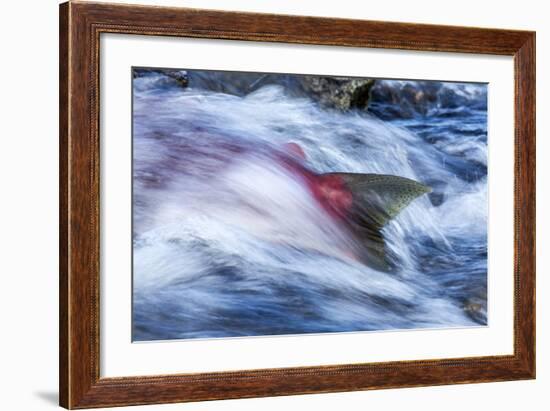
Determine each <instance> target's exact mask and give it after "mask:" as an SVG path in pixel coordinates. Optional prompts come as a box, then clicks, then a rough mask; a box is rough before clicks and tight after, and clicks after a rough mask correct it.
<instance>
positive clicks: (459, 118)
mask: <svg viewBox="0 0 550 411" xmlns="http://www.w3.org/2000/svg"><path fill="white" fill-rule="evenodd" d="M201 75H203V76H205V77H207V78H208V76H209V74H208V73H206V72H204V73H201ZM133 81H134V107H133V110H134V114H133V127H134V132H133V167H134V171H133V175H134V177H133V178H134V180H133V190H134V191H133V192H134V203H133V204H134V206H133V216H134V217H133V218H134V220H133V221H134V224H133V339H134V341H146V340H167V339H185V338H213V337H237V336H254V335H278V334H301V333H325V332H347V331H375V330H392V329H418V328H434V327H440V328H441V327H465V326H466V327H467V326H480V325H485V324H486V322H487V114H486V86H485V85H475V84H459V83H439V82H433V83H425V82H404V81H385V80H378V81H377V84H376V86H375V89H374V90H373V94H372V95H373V101H372V102H371V104H370V105H369V111H368V112H364V111H349V112H339V111H335V110H328V109H325V108H322V107H320V106H319V105H318V104H317V103H316V102H315V101H313V100H311V99H309V98H307V97H297V96H296V95H294V94H293V93H291V92H289V90H288V89H287V88H285V87H284V86H281V85H265V86H262V87H260V88H258V89H256V90H254V91H252V92H251V93H248V94H244V95H235V94H234V93H233V94H226V93H223V92H220V90H217V89H213V88H212V87H210V88H209V87H205V86H200V87H193V86H192V85H191V84H190V85H189V86H188V87H186V88H184V87H182V86H181V85H180V84H177V83H176V82H175V81H173V80H172V79H169V78H167V77H165V76H163V75H162V74H159V73H147V74H146V75H143V76H141V77H138V78H135V79H134V80H133ZM434 87H435V89H434ZM428 88H429V89H430V93H431V95H432V97H431V98H430V99H427V100H426V101H425V102H423V103H422V104H421V105H420V104H417V105H415V104H412V103H411V101H413V102H414V101H416V100H415V99H418V98H419V96H420V97H421V94H418V93H423V92H425V91H426V90H428ZM388 90H390V91H391V93H390V94H389V95H388ZM434 90H435V91H434ZM407 93H408V94H407ZM411 93H412V94H411ZM415 93H416V94H415ZM411 95H412V96H413V100H411ZM289 141H292V142H295V143H298V144H299V145H300V146H301V147H302V148H303V149H304V151H305V153H306V156H307V160H306V165H307V166H308V167H309V168H310V169H312V170H314V171H316V172H319V173H321V172H332V171H345V172H357V173H381V174H393V175H398V176H404V177H408V178H412V179H414V180H417V181H419V182H422V183H425V184H428V185H430V186H431V187H432V188H433V192H432V193H430V194H429V195H424V196H422V197H420V198H418V199H417V200H415V201H414V202H413V203H412V204H411V205H410V206H409V207H407V208H406V209H405V210H404V211H403V212H402V213H401V214H400V215H399V216H398V217H397V218H396V219H394V220H393V221H392V222H391V223H390V224H389V225H388V226H386V227H385V228H384V230H383V235H384V238H385V239H386V242H387V244H388V247H389V248H390V249H391V251H392V252H393V253H395V254H396V255H398V256H399V269H398V270H397V271H396V272H392V273H386V272H382V271H377V270H375V269H373V268H370V267H368V266H366V265H364V264H362V263H360V262H358V261H356V260H355V259H353V258H350V257H349V253H348V252H347V250H349V249H350V248H352V247H353V246H354V244H353V239H350V238H349V237H348V235H347V234H346V232H345V230H342V228H341V227H340V226H339V225H338V223H337V222H335V221H333V220H332V219H330V218H328V217H327V215H326V214H325V213H324V212H323V210H321V209H320V208H319V206H318V204H317V203H316V202H315V201H314V200H313V198H312V197H311V195H310V194H309V192H308V191H307V190H306V189H305V188H304V187H303V186H302V185H301V184H299V182H297V181H296V179H294V178H292V176H291V175H289V173H288V172H287V171H286V170H284V169H282V168H281V167H280V165H278V164H277V163H276V162H274V161H272V160H270V159H271V158H272V157H270V156H269V155H267V154H266V153H270V152H274V151H277V150H281V149H282V147H284V144H285V143H288V142H289Z"/></svg>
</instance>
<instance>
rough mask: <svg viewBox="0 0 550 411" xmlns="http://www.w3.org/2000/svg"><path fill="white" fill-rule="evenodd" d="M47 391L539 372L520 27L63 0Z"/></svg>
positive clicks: (186, 394)
mask: <svg viewBox="0 0 550 411" xmlns="http://www.w3.org/2000/svg"><path fill="white" fill-rule="evenodd" d="M60 80H61V81H60V233H61V234H60V405H62V406H63V407H66V408H71V409H72V408H93V407H110V406H125V405H138V404H153V403H172V402H185V401H202V400H212V399H225V398H246V397H260V396H276V395H291V394H304V393H321V392H337V391H353V390H369V389H381V388H399V387H412V386H425V385H441V384H462V383H475V382H490V381H505V380H519V379H531V378H535V33H534V32H528V31H516V30H495V29H484V28H483V29H482V28H469V27H450V26H434V25H419V24H405V23H390V22H379V21H359V20H344V19H331V18H314V17H299V16H281V15H269V14H253V13H233V12H221V11H206V10H197V9H186V8H167V7H150V6H133V5H113V4H98V3H87V2H68V3H65V4H62V5H61V6H60Z"/></svg>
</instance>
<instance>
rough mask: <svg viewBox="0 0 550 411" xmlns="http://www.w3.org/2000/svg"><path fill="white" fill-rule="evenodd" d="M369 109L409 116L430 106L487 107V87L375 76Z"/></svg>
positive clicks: (427, 110) (423, 112) (389, 115)
mask: <svg viewBox="0 0 550 411" xmlns="http://www.w3.org/2000/svg"><path fill="white" fill-rule="evenodd" d="M371 103H372V105H371V109H372V110H371V111H373V112H374V113H375V114H378V115H379V116H380V117H382V118H395V117H400V118H413V117H414V116H416V115H422V116H425V115H428V114H430V111H431V110H434V109H443V110H449V109H459V108H460V107H469V108H472V109H481V110H484V109H486V108H487V88H486V87H485V86H484V85H482V84H475V83H452V82H441V81H427V80H418V81H408V80H377V81H376V84H375V85H374V87H372V90H371Z"/></svg>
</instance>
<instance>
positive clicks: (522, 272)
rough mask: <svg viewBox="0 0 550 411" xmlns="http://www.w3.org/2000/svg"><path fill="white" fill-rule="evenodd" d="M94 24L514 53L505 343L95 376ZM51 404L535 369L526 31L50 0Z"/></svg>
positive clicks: (382, 383) (446, 380)
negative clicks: (54, 153)
mask: <svg viewBox="0 0 550 411" xmlns="http://www.w3.org/2000/svg"><path fill="white" fill-rule="evenodd" d="M101 33H126V34H135V35H155V36H175V37H199V38H205V39H230V40H254V41H271V42H287V43H300V44H318V45H333V46H354V47H368V48H386V49H404V50H420V51H432V52H461V53H482V54H494V55H505V56H513V58H514V65H515V66H514V71H515V103H514V107H515V108H514V109H515V179H514V184H515V199H514V202H515V204H514V207H515V217H514V218H515V221H514V224H515V239H514V250H515V254H514V261H515V265H514V272H515V276H514V290H515V294H514V353H513V355H504V356H486V357H473V358H460V359H440V360H417V361H398V362H384V363H372V364H369V363H367V364H353V365H347V364H339V365H334V366H315V367H298V368H282V369H269V370H265V369H262V370H242V371H237V372H212V373H201V374H178V375H164V376H160V377H159V376H154V377H147V376H145V377H124V378H100V372H99V352H100V349H101V347H100V339H99V299H100V294H99V253H100V249H99V245H100V240H99V232H100V220H99V195H100V192H99V167H100V163H99V121H100V118H99V55H100V54H99V49H100V46H101V45H100V34H101ZM59 47H60V119H59V121H60V278H59V282H60V405H61V406H63V407H66V408H70V409H73V408H91V407H108V406H125V405H137V404H153V403H173V402H184V401H202V400H215V399H224V398H247V397H262V396H276V395H292V394H306V393H321V392H338V391H354V390H370V389H382V388H398V387H415V386H425V385H442V384H463V383H478V382H490V381H505V380H520V379H532V378H535V33H534V32H529V31H513V30H496V29H484V28H466V27H450V26H435V25H421V24H405V23H388V22H379V21H357V20H345V19H331V18H316V17H297V16H280V15H269V14H253V13H233V12H221V11H206V10H196V9H185V8H165V7H149V6H131V5H113V4H99V3H87V2H82V3H81V2H69V3H64V4H62V5H61V6H60V44H59Z"/></svg>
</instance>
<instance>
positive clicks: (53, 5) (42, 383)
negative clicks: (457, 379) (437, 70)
mask: <svg viewBox="0 0 550 411" xmlns="http://www.w3.org/2000/svg"><path fill="white" fill-rule="evenodd" d="M111 1H112V0H111ZM134 2H140V1H139V0H134ZM57 3H58V2H57V1H53V0H48V1H44V0H27V1H25V2H9V3H6V4H5V5H4V6H3V10H2V11H3V13H2V15H3V16H4V20H3V24H2V26H1V27H0V30H2V33H1V34H2V46H3V51H4V53H3V59H2V63H3V64H2V65H0V74H1V77H0V78H2V79H3V80H4V81H3V84H2V88H1V90H2V92H1V94H0V96H1V97H0V101H1V102H2V103H3V104H2V117H0V130H1V132H0V136H2V139H1V140H0V141H1V143H0V144H1V146H2V147H1V149H0V175H1V176H2V177H1V180H0V181H1V183H2V191H1V193H2V201H1V202H0V207H1V213H0V219H1V220H0V227H1V230H2V231H1V232H2V234H3V235H2V236H0V241H1V242H2V244H1V248H0V250H2V252H1V254H0V255H1V256H2V259H1V261H2V271H1V272H2V274H3V277H4V280H5V283H4V286H3V287H2V288H1V291H0V292H1V295H0V304H2V317H1V318H2V323H3V328H2V350H1V354H0V355H1V358H0V364H1V367H2V371H3V372H2V373H1V377H0V378H1V379H2V384H3V390H2V393H3V395H2V398H1V399H0V401H1V404H2V405H1V407H2V408H3V409H9V410H42V409H54V408H55V407H56V405H55V404H56V401H57V399H56V397H57V358H58V357H57V334H58V324H57V298H58V292H57V265H58V259H57V223H58V222H57V205H58V202H57V187H58V185H57V170H58V167H57V162H58V154H57V151H58V148H57V125H58V120H57V116H58V111H57ZM142 3H151V4H171V5H178V4H179V5H182V4H183V5H186V6H194V7H202V8H218V9H233V10H249V11H259V12H275V13H287V14H309V15H324V16H341V17H354V18H365V19H376V20H394V21H410V22H423V23H440V24H458V25H474V26H486V27H491V26H492V27H502V28H518V29H522V28H523V29H531V30H537V32H538V33H537V43H538V48H537V60H538V64H537V71H538V73H539V77H538V87H537V91H538V93H537V94H538V96H539V99H538V104H537V106H538V113H539V116H538V117H539V118H538V120H537V129H538V136H539V138H538V153H539V156H538V157H539V166H538V176H539V185H538V195H537V197H538V209H539V210H541V211H542V210H544V209H546V208H548V207H550V203H549V200H550V191H549V188H548V184H545V181H544V178H543V177H544V176H545V175H549V174H550V164H549V162H548V161H544V160H545V154H550V147H549V145H550V143H549V142H548V140H547V139H544V138H543V136H545V135H549V133H550V127H549V122H548V120H546V119H545V118H544V116H543V115H542V114H541V113H548V112H550V104H549V103H548V102H547V101H546V100H545V98H544V97H545V95H544V92H545V91H550V87H549V86H550V84H549V81H548V78H547V77H545V75H544V74H545V73H548V72H549V71H550V51H549V50H550V47H549V46H550V45H549V40H550V28H548V26H547V19H548V16H549V13H548V12H547V11H546V10H545V9H544V2H540V1H537V0H524V1H523V2H522V7H521V8H518V7H517V2H512V1H500V2H498V3H497V2H492V3H491V2H480V1H476V0H473V1H472V0H463V1H462V2H460V3H454V4H453V7H452V9H451V8H450V7H449V3H445V2H438V1H423V2H420V1H417V2H407V1H406V0H395V1H392V2H386V3H384V2H383V3H377V4H376V6H375V7H370V6H369V5H368V3H366V2H365V3H364V5H363V3H362V2H357V1H354V0H339V1H337V2H320V1H315V0H302V1H300V2H296V1H291V0H264V1H262V2H258V1H253V0H248V1H246V0H231V1H228V0H225V1H224V0H202V1H199V0H189V1H177V0H172V1H170V0H163V1H156V2H155V1H142ZM6 52H7V54H6ZM541 211H539V213H538V236H537V237H538V238H537V244H538V247H537V248H538V254H539V259H538V272H539V276H538V284H537V290H538V292H537V301H538V310H537V314H538V315H537V322H538V340H537V345H538V379H537V380H536V381H523V382H510V383H492V384H478V385H466V386H448V387H427V388H415V389H401V390H387V391H371V392H356V393H345V394H323V395H307V396H299V397H281V398H268V399H254V400H232V401H223V402H214V403H212V402H210V403H200V404H187V405H165V406H151V407H147V408H144V409H151V410H153V409H158V410H171V409H174V410H175V409H186V410H257V409H262V410H276V409H280V408H288V409H304V408H305V409H308V408H312V409H313V408H317V409H327V410H328V409H334V408H339V409H346V410H348V409H349V410H359V409H361V410H364V409H367V408H370V409H382V408H383V409H390V410H393V409H399V408H404V407H407V408H409V409H410V408H411V407H412V408H413V409H416V408H419V409H420V408H422V409H423V410H440V409H446V410H461V411H462V410H464V409H473V410H477V409H483V408H487V407H491V409H499V410H512V409H518V408H520V407H521V408H523V407H529V409H532V410H542V409H546V408H545V407H547V401H545V400H546V398H547V397H548V390H549V389H550V370H549V369H548V367H550V364H549V358H548V353H549V352H550V351H549V350H548V349H547V348H545V347H546V346H550V342H549V336H550V325H548V324H549V323H550V322H549V320H548V314H547V313H548V312H550V305H549V304H548V303H547V301H546V300H545V298H546V297H550V292H549V289H550V288H549V287H550V280H549V279H548V277H547V276H546V275H545V272H546V271H548V269H549V268H550V265H549V263H550V258H549V257H548V254H546V255H544V253H543V247H544V245H545V244H547V243H548V238H549V234H548V229H550V223H549V219H548V217H547V216H545V215H543V213H542V212H541Z"/></svg>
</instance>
